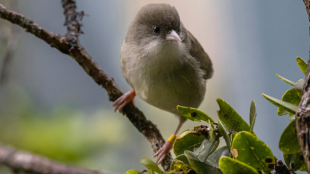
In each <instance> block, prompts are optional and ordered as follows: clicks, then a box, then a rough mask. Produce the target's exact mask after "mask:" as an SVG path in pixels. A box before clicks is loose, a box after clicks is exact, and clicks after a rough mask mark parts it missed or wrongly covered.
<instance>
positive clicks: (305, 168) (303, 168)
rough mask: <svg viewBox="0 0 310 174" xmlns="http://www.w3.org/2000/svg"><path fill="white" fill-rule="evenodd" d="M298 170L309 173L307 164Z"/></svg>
mask: <svg viewBox="0 0 310 174" xmlns="http://www.w3.org/2000/svg"><path fill="white" fill-rule="evenodd" d="M298 170H299V171H304V172H306V171H307V166H306V164H304V165H302V166H301V167H300V168H299V169H298Z"/></svg>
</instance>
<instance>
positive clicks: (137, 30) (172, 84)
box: [113, 3, 213, 164]
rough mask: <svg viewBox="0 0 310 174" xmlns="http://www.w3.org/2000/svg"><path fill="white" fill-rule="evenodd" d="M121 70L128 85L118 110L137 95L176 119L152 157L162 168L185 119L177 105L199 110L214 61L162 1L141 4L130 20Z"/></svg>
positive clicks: (177, 15) (174, 11) (121, 57)
mask: <svg viewBox="0 0 310 174" xmlns="http://www.w3.org/2000/svg"><path fill="white" fill-rule="evenodd" d="M120 62H121V69H122V73H123V76H124V78H125V79H126V81H127V83H128V84H129V85H130V86H131V87H132V89H131V90H130V91H128V92H127V93H125V94H123V95H122V96H121V97H120V98H118V99H117V100H116V101H114V103H113V106H114V107H115V111H119V112H122V110H123V108H124V107H125V106H126V105H127V104H128V103H130V102H133V103H134V98H135V96H136V95H137V96H139V98H141V99H142V100H144V101H145V102H147V103H149V104H150V105H153V106H155V107H157V108H159V109H162V110H164V111H168V112H170V113H172V114H174V115H176V116H177V117H178V118H179V124H178V126H177V129H176V131H175V132H174V134H172V135H171V136H170V138H169V139H168V140H167V141H166V142H165V144H164V145H163V147H161V148H160V149H159V150H158V151H157V152H156V153H155V154H154V155H153V157H157V161H156V163H157V164H160V163H161V162H162V161H163V160H164V158H165V157H166V155H167V154H168V153H169V151H170V150H171V149H172V147H173V143H174V141H175V139H176V135H177V133H178V131H179V130H180V128H181V126H182V125H183V123H184V122H185V121H186V118H185V117H183V116H182V115H180V114H179V112H178V111H177V109H176V106H177V105H182V106H188V107H194V108H197V107H199V105H200V104H201V102H202V101H203V99H204V96H205V92H206V81H207V80H208V79H210V78H211V77H212V75H213V66H212V61H211V59H210V58H209V56H208V54H207V53H206V52H205V51H204V49H203V47H202V46H201V45H200V43H199V42H198V40H197V39H196V38H195V37H194V36H193V34H192V33H191V32H189V31H188V30H187V29H186V28H185V27H184V24H183V23H182V22H181V20H180V16H179V13H178V11H177V10H176V8H175V7H174V6H172V5H169V4H165V3H152V4H147V5H145V6H143V7H142V8H141V9H140V10H139V11H138V13H137V15H136V17H135V18H134V20H133V21H132V22H131V24H130V26H129V28H128V32H127V35H126V37H125V40H124V42H123V45H122V47H121V56H120Z"/></svg>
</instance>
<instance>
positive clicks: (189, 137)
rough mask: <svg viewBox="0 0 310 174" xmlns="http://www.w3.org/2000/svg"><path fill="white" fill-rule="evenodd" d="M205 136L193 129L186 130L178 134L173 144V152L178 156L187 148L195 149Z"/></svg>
mask: <svg viewBox="0 0 310 174" xmlns="http://www.w3.org/2000/svg"><path fill="white" fill-rule="evenodd" d="M204 139H206V137H205V136H203V135H199V134H196V133H194V132H193V131H185V132H183V133H182V134H181V135H180V136H178V137H177V138H176V140H175V142H174V145H173V152H174V154H175V155H176V156H179V155H181V154H183V153H184V151H185V150H190V151H193V150H194V148H198V147H199V146H200V145H201V143H202V141H203V140H204Z"/></svg>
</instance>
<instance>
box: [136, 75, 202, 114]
mask: <svg viewBox="0 0 310 174" xmlns="http://www.w3.org/2000/svg"><path fill="white" fill-rule="evenodd" d="M205 90H206V83H205V80H203V79H199V78H198V77H193V76H191V77H186V76H184V75H182V73H181V75H162V76H161V77H157V78H156V79H154V78H152V80H150V81H145V83H144V88H142V89H137V90H136V92H137V94H138V96H139V97H140V98H141V99H143V100H144V101H146V102H147V103H149V104H151V105H153V106H156V107H158V108H160V109H163V110H166V111H168V112H171V113H174V114H177V115H178V112H177V110H176V106H177V105H181V106H188V107H195V108H197V107H198V106H199V105H200V103H201V102H202V100H203V98H204V94H205Z"/></svg>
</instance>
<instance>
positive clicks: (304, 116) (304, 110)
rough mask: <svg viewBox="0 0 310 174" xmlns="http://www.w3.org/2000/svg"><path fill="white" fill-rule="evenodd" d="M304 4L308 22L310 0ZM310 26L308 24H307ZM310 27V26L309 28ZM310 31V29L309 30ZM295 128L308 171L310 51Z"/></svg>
mask: <svg viewBox="0 0 310 174" xmlns="http://www.w3.org/2000/svg"><path fill="white" fill-rule="evenodd" d="M303 1H304V3H305V6H306V11H307V14H308V19H309V22H310V0H303ZM309 27H310V25H309ZM309 29H310V28H309ZM309 31H310V30H309ZM296 130H297V137H298V142H299V145H300V149H301V152H302V154H303V156H304V159H305V162H306V164H307V170H308V173H309V172H310V52H309V60H308V68H307V76H306V78H305V84H304V86H303V95H302V98H301V101H300V103H299V106H298V111H297V112H296Z"/></svg>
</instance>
